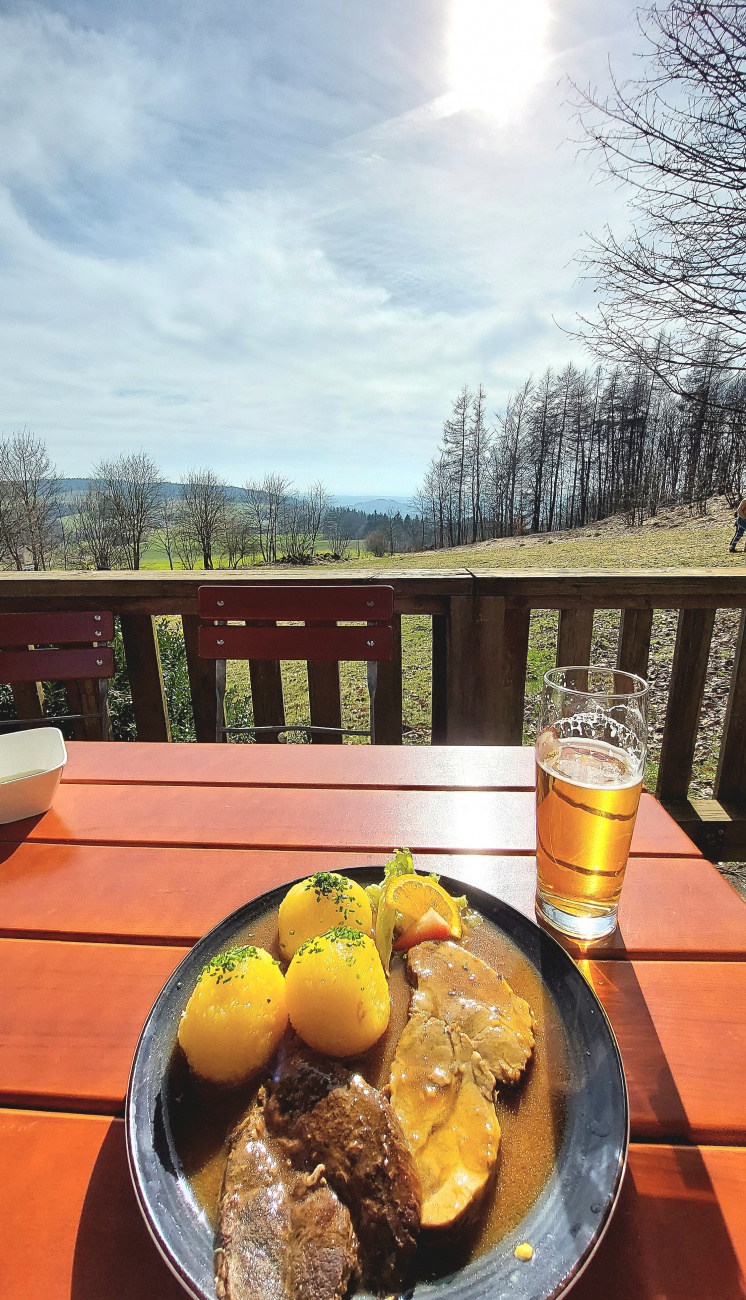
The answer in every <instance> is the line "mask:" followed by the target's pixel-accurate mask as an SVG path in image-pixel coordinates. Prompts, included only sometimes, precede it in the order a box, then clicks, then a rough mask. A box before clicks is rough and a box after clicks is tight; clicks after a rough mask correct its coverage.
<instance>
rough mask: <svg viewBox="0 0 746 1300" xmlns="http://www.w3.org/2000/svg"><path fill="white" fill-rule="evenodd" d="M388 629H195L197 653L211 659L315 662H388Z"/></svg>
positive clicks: (390, 637)
mask: <svg viewBox="0 0 746 1300" xmlns="http://www.w3.org/2000/svg"><path fill="white" fill-rule="evenodd" d="M392 651H393V634H392V631H391V627H389V626H386V625H384V626H381V627H377V626H373V627H337V626H336V625H335V624H334V623H329V624H327V625H326V626H325V627H309V626H305V627H214V626H210V625H204V624H203V625H202V626H201V627H200V630H199V653H200V654H201V655H202V656H204V657H205V658H213V659H218V658H220V659H253V660H259V659H270V660H275V659H305V660H308V659H312V660H316V661H317V662H322V661H323V662H326V663H328V662H329V661H339V660H340V659H343V660H345V659H347V660H361V659H362V660H371V659H375V660H381V659H389V658H390V657H391V654H392Z"/></svg>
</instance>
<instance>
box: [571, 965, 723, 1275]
mask: <svg viewBox="0 0 746 1300" xmlns="http://www.w3.org/2000/svg"><path fill="white" fill-rule="evenodd" d="M588 955H589V956H592V953H590V952H589V954H588ZM579 965H580V969H581V970H583V972H584V974H585V975H586V978H588V979H589V982H591V983H592V985H593V986H594V987H595V988H596V990H597V992H601V993H602V1001H603V1003H604V1005H605V1008H606V1011H607V1013H608V1014H609V1019H610V1020H611V1022H612V1024H613V1023H615V1021H616V1022H617V1028H618V1032H619V1039H620V1047H621V1049H622V1055H623V1057H624V1056H627V1057H628V1066H629V1067H630V1068H629V1069H628V1074H629V1075H631V1076H632V1077H633V1080H634V1081H633V1083H632V1084H631V1085H630V1109H631V1111H632V1113H633V1114H635V1112H637V1114H638V1115H640V1116H641V1117H644V1118H641V1119H640V1120H639V1121H638V1132H637V1134H636V1136H637V1137H638V1139H639V1138H640V1137H642V1138H643V1139H644V1141H643V1143H637V1144H634V1143H633V1145H631V1146H630V1155H629V1163H628V1167H627V1170H626V1172H625V1176H624V1181H623V1185H622V1191H621V1194H620V1198H619V1201H618V1204H617V1207H616V1210H615V1212H614V1215H613V1217H612V1220H611V1223H610V1225H609V1228H608V1231H607V1234H606V1236H605V1238H604V1239H603V1241H602V1242H601V1245H600V1246H599V1248H598V1252H597V1254H596V1256H595V1257H594V1258H593V1259H592V1260H591V1263H590V1264H589V1265H588V1268H587V1270H586V1272H585V1273H584V1274H583V1275H582V1277H581V1278H580V1279H579V1280H578V1282H577V1285H576V1287H575V1288H574V1289H573V1291H572V1296H573V1300H575V1298H576V1297H577V1300H746V1289H745V1283H744V1275H743V1273H742V1271H741V1268H740V1265H739V1260H738V1257H737V1255H736V1252H735V1249H734V1246H733V1242H732V1241H731V1236H730V1233H729V1230H728V1225H727V1223H726V1221H725V1219H724V1217H723V1211H722V1208H721V1205H720V1202H719V1199H718V1193H717V1192H716V1190H715V1188H714V1186H713V1183H712V1179H711V1177H710V1173H709V1170H708V1168H707V1164H706V1163H705V1159H704V1156H703V1153H702V1151H700V1150H699V1149H698V1148H697V1147H696V1146H692V1145H683V1144H684V1143H686V1144H688V1143H691V1142H692V1141H693V1134H692V1131H691V1124H690V1119H689V1116H688V1114H687V1110H686V1107H685V1105H684V1102H683V1100H682V1098H681V1094H680V1093H679V1090H678V1087H677V1085H676V1080H675V1079H674V1076H673V1074H672V1072H671V1069H670V1067H669V1065H668V1061H667V1059H666V1054H665V1051H664V1048H663V1044H662V1043H661V1040H660V1036H659V1034H658V1031H657V1029H656V1026H655V1022H654V1021H653V1018H652V1016H651V1015H650V1012H649V1010H648V1005H647V1001H646V999H645V994H644V991H643V989H642V987H641V986H640V983H639V980H638V979H637V976H636V973H635V968H634V966H633V965H632V963H631V962H625V961H622V962H616V961H615V962H608V961H607V962H601V963H600V964H599V965H597V966H595V968H594V966H593V962H592V961H591V962H588V961H581V962H580V963H579ZM617 985H619V986H620V987H622V988H623V997H622V999H621V1003H620V1005H619V1012H621V1011H622V1010H623V1016H622V1015H621V1014H619V1013H617V1014H615V1010H616V1007H615V1002H616V988H615V986H617ZM622 1020H623V1021H624V1028H623V1027H622V1024H621V1022H622ZM625 1031H626V1032H625ZM630 1033H631V1034H632V1036H630ZM633 1057H634V1060H632V1059H631V1058H633ZM625 1068H627V1067H625ZM646 1112H648V1113H647V1114H646ZM650 1112H652V1114H650ZM634 1136H635V1135H634V1133H633V1137H634ZM671 1142H673V1143H682V1145H668V1144H669V1143H671ZM714 1154H715V1156H716V1155H717V1149H714Z"/></svg>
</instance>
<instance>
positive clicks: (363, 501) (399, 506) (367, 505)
mask: <svg viewBox="0 0 746 1300" xmlns="http://www.w3.org/2000/svg"><path fill="white" fill-rule="evenodd" d="M88 482H89V480H88V479H87V478H61V479H60V490H61V491H62V492H63V493H64V495H65V496H75V495H76V494H77V493H78V492H85V490H86V488H87V487H88ZM163 491H164V494H165V495H166V496H168V497H176V496H178V495H179V484H178V483H164V484H163ZM228 491H229V492H230V495H231V498H232V500H234V501H240V499H241V496H242V494H243V489H242V488H240V487H233V486H231V487H229V489H228ZM332 504H333V505H335V506H346V507H347V509H348V510H362V512H363V513H364V514H366V515H374V514H379V515H385V514H388V513H389V512H391V513H392V514H396V512H397V510H398V511H399V512H400V513H401V514H402V515H405V514H406V513H407V511H408V510H411V509H412V502H411V501H410V500H409V499H408V498H407V497H360V496H350V495H346V496H337V495H335V494H332Z"/></svg>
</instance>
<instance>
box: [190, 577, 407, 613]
mask: <svg viewBox="0 0 746 1300" xmlns="http://www.w3.org/2000/svg"><path fill="white" fill-rule="evenodd" d="M198 607H199V614H200V617H201V618H216V619H217V618H219V619H224V618H227V619H239V618H240V619H256V620H258V621H261V620H265V619H271V620H273V621H274V620H277V619H279V620H280V621H282V620H283V619H294V620H297V621H301V620H305V619H326V620H327V621H330V622H332V621H338V620H347V619H349V620H363V619H364V620H366V621H369V620H370V621H374V622H375V621H378V620H384V619H385V620H388V619H390V618H391V615H392V614H393V611H394V589H393V587H384V586H378V585H375V586H374V585H373V584H372V583H371V584H369V585H366V586H362V585H360V586H357V587H348V586H345V587H326V586H325V587H321V586H319V587H312V586H309V585H308V584H305V583H304V584H303V585H302V586H301V585H300V584H298V586H284V585H283V586H274V585H272V586H270V585H269V584H267V583H256V584H255V585H253V586H252V585H250V584H246V585H245V586H244V585H243V584H242V585H241V586H224V587H220V586H207V587H200V589H199V595H198Z"/></svg>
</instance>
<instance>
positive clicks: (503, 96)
mask: <svg viewBox="0 0 746 1300" xmlns="http://www.w3.org/2000/svg"><path fill="white" fill-rule="evenodd" d="M548 19H549V9H548V4H547V0H452V4H451V16H450V25H449V32H448V74H449V87H450V92H451V97H452V98H453V100H454V101H455V104H454V107H455V106H456V105H457V106H458V107H459V108H462V109H478V110H479V111H481V112H483V113H489V114H490V115H491V116H493V117H496V118H499V119H500V120H508V119H509V118H511V117H513V116H515V114H516V113H517V112H519V111H520V110H521V108H522V107H523V106H524V104H525V103H526V101H527V100H528V98H529V96H530V94H531V91H532V90H533V89H534V87H535V86H536V85H537V83H538V82H539V81H540V80H541V77H542V75H543V73H544V71H545V69H546V66H547V63H548V55H547V49H546V33H547V26H548Z"/></svg>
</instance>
